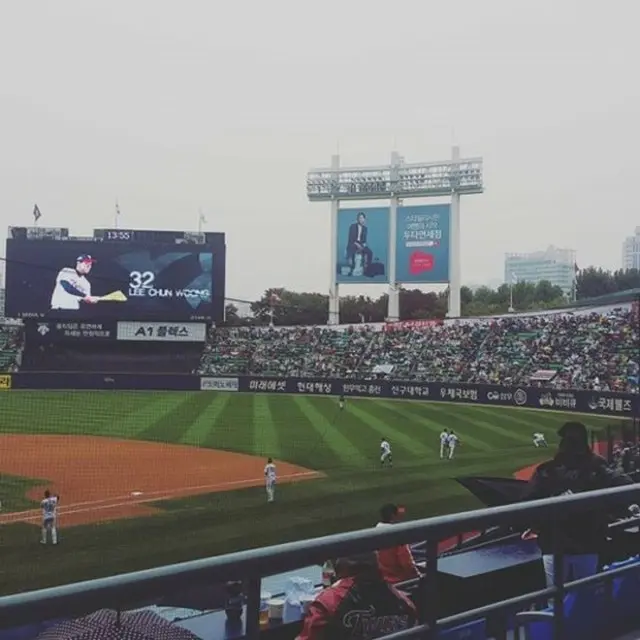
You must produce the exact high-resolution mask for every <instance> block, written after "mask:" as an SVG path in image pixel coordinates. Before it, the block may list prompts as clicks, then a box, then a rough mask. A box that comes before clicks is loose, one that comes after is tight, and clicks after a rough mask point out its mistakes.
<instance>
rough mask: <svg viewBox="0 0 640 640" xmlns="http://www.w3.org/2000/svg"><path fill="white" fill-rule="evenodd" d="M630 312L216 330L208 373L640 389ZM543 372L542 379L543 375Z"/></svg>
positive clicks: (205, 360) (203, 369) (205, 363)
mask: <svg viewBox="0 0 640 640" xmlns="http://www.w3.org/2000/svg"><path fill="white" fill-rule="evenodd" d="M638 345H639V336H638V329H637V323H636V321H635V320H634V319H633V318H632V315H631V311H629V310H623V309H618V310H615V311H609V312H607V313H605V314H600V313H582V314H549V315H533V316H511V317H502V318H489V319H486V320H469V321H463V322H459V323H455V322H452V323H445V324H435V325H428V326H420V325H418V326H403V325H399V328H397V329H393V330H380V328H377V327H372V326H368V325H363V326H362V327H360V326H353V327H350V328H347V329H344V328H332V327H291V328H262V327H240V328H228V329H215V330H213V331H212V332H211V334H210V338H209V342H208V344H207V346H206V348H205V351H204V354H203V357H202V361H201V366H200V373H203V374H207V375H240V374H248V375H258V376H269V375H271V376H300V377H329V378H334V377H335V378H337V377H343V378H354V377H359V378H368V379H372V378H393V379H404V380H420V381H430V380H438V381H444V382H467V383H494V384H506V385H519V384H532V383H533V384H541V385H542V384H545V385H551V386H554V387H556V388H582V389H584V388H587V389H595V390H601V391H608V390H613V391H631V392H637V391H638V372H639V364H638V357H637V354H638ZM540 372H543V374H544V375H542V376H540V375H539V374H540Z"/></svg>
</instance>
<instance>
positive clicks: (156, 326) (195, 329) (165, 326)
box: [118, 322, 207, 342]
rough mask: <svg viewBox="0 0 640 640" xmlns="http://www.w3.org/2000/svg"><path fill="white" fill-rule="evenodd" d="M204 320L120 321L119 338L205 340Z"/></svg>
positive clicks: (175, 340) (170, 340)
mask: <svg viewBox="0 0 640 640" xmlns="http://www.w3.org/2000/svg"><path fill="white" fill-rule="evenodd" d="M206 334H207V326H206V324H205V323H204V322H118V340H132V341H134V340H135V341H145V340H146V341H159V342H204V341H205V339H206Z"/></svg>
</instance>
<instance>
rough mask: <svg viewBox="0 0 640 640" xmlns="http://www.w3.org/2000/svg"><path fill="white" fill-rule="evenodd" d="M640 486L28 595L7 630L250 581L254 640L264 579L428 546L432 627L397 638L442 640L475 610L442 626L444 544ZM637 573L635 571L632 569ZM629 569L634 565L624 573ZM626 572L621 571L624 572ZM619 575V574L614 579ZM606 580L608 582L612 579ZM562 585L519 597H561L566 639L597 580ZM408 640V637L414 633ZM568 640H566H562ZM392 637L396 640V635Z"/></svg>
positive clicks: (11, 611) (608, 499)
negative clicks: (570, 607) (569, 620)
mask: <svg viewBox="0 0 640 640" xmlns="http://www.w3.org/2000/svg"><path fill="white" fill-rule="evenodd" d="M639 496H640V485H631V486H626V487H620V488H615V489H604V490H601V491H593V492H588V493H582V494H575V495H568V496H561V497H558V498H549V499H545V500H535V501H532V502H525V503H518V504H515V505H508V506H502V507H493V508H488V509H479V510H474V511H467V512H463V513H457V514H451V515H446V516H438V517H435V518H428V519H424V520H417V521H414V522H407V523H402V524H397V525H394V526H393V527H379V528H372V529H364V530H360V531H354V532H349V533H342V534H336V535H331V536H326V537H322V538H314V539H311V540H301V541H296V542H290V543H286V544H282V545H276V546H271V547H265V548H262V549H251V550H247V551H241V552H238V553H232V554H226V555H222V556H218V557H213V558H207V559H202V560H193V561H190V562H184V563H180V564H173V565H168V566H164V567H158V568H154V569H148V570H145V571H138V572H135V573H129V574H123V575H118V576H112V577H108V578H100V579H97V580H91V581H86V582H80V583H76V584H71V585H64V586H59V587H53V588H49V589H43V590H39V591H32V592H28V593H21V594H16V595H11V596H5V597H2V598H0V628H9V627H14V626H18V625H21V624H27V623H34V622H39V621H44V620H51V619H60V618H70V617H74V616H78V615H83V614H86V613H90V612H92V611H95V610H96V609H99V608H104V607H108V608H114V609H116V610H122V609H125V608H127V606H131V603H132V602H136V603H143V602H145V603H149V604H152V603H153V601H154V599H156V598H160V597H162V596H163V595H166V594H167V593H168V592H175V591H177V590H180V589H184V590H187V589H188V590H192V589H194V588H198V587H199V586H204V585H208V586H209V585H211V584H212V583H220V582H225V581H228V580H245V581H246V582H247V583H248V589H247V594H246V595H247V597H248V603H247V611H248V614H247V629H246V637H247V638H249V639H250V640H254V639H255V638H257V637H258V634H259V627H258V608H259V600H260V579H261V578H262V577H265V576H270V575H275V574H279V573H284V572H287V571H291V570H294V569H297V568H300V567H305V566H309V565H310V564H320V563H322V562H323V561H324V560H325V559H326V558H334V557H339V556H345V555H350V554H354V553H362V552H366V551H374V550H376V549H380V548H386V547H392V546H396V545H401V544H409V543H411V542H417V541H422V540H427V567H428V570H427V573H426V576H425V593H426V596H425V597H426V598H427V602H426V607H427V624H428V627H424V628H422V629H418V628H416V629H413V630H410V632H409V631H408V632H402V634H394V636H393V637H394V638H395V637H396V636H397V637H398V638H400V637H413V636H414V635H419V634H420V633H423V634H427V636H428V637H434V638H435V635H432V634H435V633H436V631H437V629H439V628H442V627H443V626H452V625H453V624H455V623H458V622H459V621H461V620H462V619H463V617H464V618H465V619H467V618H468V615H469V612H465V614H460V615H458V616H453V617H450V618H447V619H444V620H441V621H438V620H437V619H436V617H435V616H436V612H435V610H434V608H433V606H432V605H433V603H434V602H435V600H436V598H435V594H436V593H437V563H438V541H439V540H443V539H446V538H448V537H450V536H452V535H455V534H456V533H458V532H459V531H469V530H479V529H482V528H488V527H490V526H496V525H512V526H517V525H522V526H527V525H530V524H531V523H532V522H536V521H540V520H541V519H544V520H545V521H547V522H556V521H558V520H559V519H560V516H562V517H563V518H566V516H567V515H571V514H575V513H579V512H583V511H591V510H594V509H598V508H605V507H610V506H611V505H613V504H621V503H622V504H624V503H627V504H629V503H631V502H635V501H637V500H638V497H639ZM555 557H556V565H557V567H558V568H559V567H560V566H561V565H560V564H558V563H559V562H561V554H560V552H558V553H556V554H555ZM632 568H633V567H630V569H632ZM624 569H626V567H625V568H624ZM622 572H623V571H621V572H620V573H622ZM607 574H609V575H613V572H611V573H609V572H607ZM607 574H599V577H600V579H601V580H602V579H606V578H605V577H604V576H607V577H609V575H607ZM556 575H559V576H560V582H559V583H558V584H556V585H555V586H554V587H551V588H549V589H545V590H543V591H536V592H533V593H530V594H525V595H523V596H519V597H518V598H516V599H512V600H513V603H515V602H516V601H517V603H518V604H523V605H525V604H528V603H532V602H535V601H536V600H538V599H539V598H540V597H554V596H556V597H555V605H556V607H555V609H554V614H555V615H554V633H555V634H556V635H555V636H554V638H561V637H562V625H563V622H562V618H563V616H562V598H563V596H564V595H565V593H566V590H567V589H570V588H572V587H573V586H575V585H582V584H588V583H589V581H593V582H596V581H597V579H598V577H595V576H594V578H593V579H591V578H589V579H586V580H581V581H577V582H576V583H575V585H574V583H571V584H568V585H564V584H563V583H562V575H561V572H560V571H557V572H556ZM513 603H512V601H511V600H508V601H504V602H502V603H496V604H495V605H490V607H491V608H490V609H487V608H486V607H485V608H483V609H482V610H483V611H485V610H486V611H498V610H500V609H504V608H507V607H509V606H512V605H513ZM407 634H408V635H407ZM558 634H560V635H558ZM390 638H391V636H390Z"/></svg>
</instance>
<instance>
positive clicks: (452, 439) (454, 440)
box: [447, 431, 460, 460]
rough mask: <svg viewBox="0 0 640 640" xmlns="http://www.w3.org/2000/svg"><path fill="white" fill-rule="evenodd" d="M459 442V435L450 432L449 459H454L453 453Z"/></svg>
mask: <svg viewBox="0 0 640 640" xmlns="http://www.w3.org/2000/svg"><path fill="white" fill-rule="evenodd" d="M458 442H460V438H458V436H457V435H456V434H455V433H453V431H452V432H451V433H450V434H449V439H448V442H447V444H448V445H449V460H452V459H453V454H454V452H455V450H456V446H457V445H458Z"/></svg>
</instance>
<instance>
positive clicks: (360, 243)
mask: <svg viewBox="0 0 640 640" xmlns="http://www.w3.org/2000/svg"><path fill="white" fill-rule="evenodd" d="M334 241H335V242H337V244H338V260H337V264H336V274H337V276H336V281H337V282H338V283H339V284H349V283H352V284H356V283H365V282H375V283H377V284H384V283H387V282H389V273H388V271H389V266H388V259H389V258H388V255H389V207H366V208H363V209H340V210H339V211H338V237H337V238H334Z"/></svg>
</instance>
